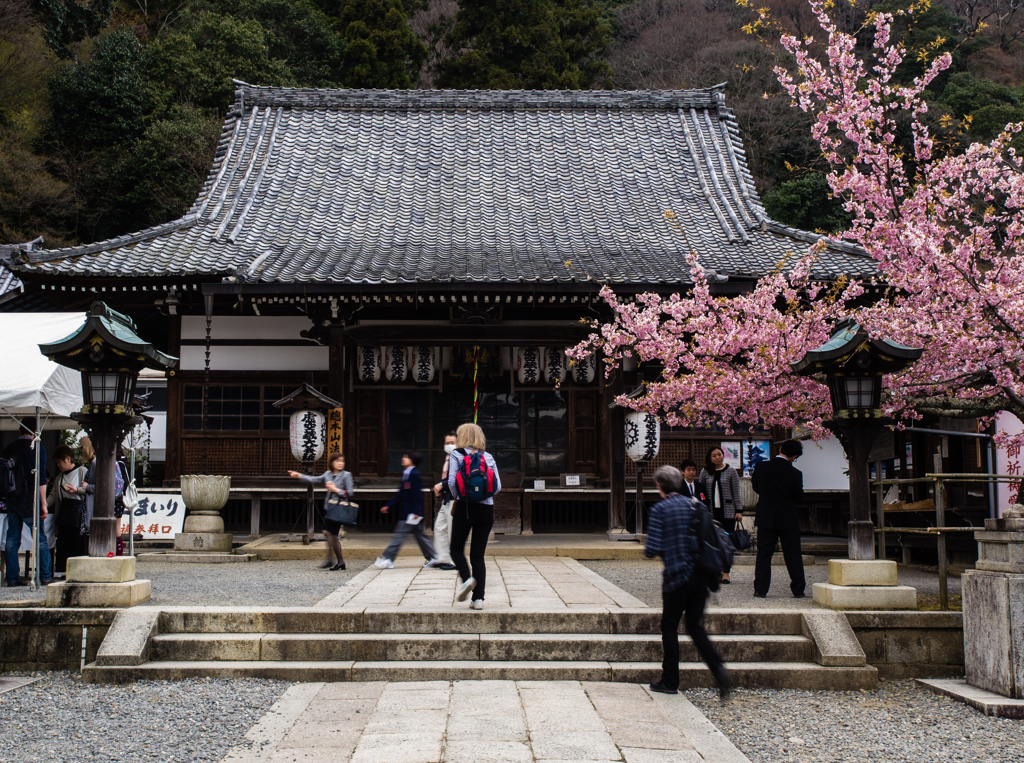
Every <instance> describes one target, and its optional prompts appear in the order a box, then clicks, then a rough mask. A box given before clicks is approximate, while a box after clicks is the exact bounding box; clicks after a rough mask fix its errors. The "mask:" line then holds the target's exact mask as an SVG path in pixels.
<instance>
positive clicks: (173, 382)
mask: <svg viewBox="0 0 1024 763" xmlns="http://www.w3.org/2000/svg"><path fill="white" fill-rule="evenodd" d="M167 323H168V331H167V335H168V336H167V351H168V353H170V354H171V355H173V356H174V357H176V358H180V357H181V316H180V315H171V316H168V318H167ZM182 392H183V390H182V385H181V382H180V381H179V380H178V378H177V375H176V372H175V371H174V370H173V369H172V370H170V371H168V372H167V442H166V444H165V447H166V451H165V454H166V455H165V463H164V480H165V481H166V480H176V479H178V477H180V476H181V459H182V453H181V428H182V426H183V425H184V421H183V419H182Z"/></svg>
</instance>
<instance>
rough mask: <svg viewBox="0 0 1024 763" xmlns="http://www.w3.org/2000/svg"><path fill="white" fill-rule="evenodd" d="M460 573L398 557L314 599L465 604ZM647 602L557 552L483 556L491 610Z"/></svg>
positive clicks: (329, 603) (335, 603)
mask: <svg viewBox="0 0 1024 763" xmlns="http://www.w3.org/2000/svg"><path fill="white" fill-rule="evenodd" d="M457 580H458V573H457V572H454V571H449V572H446V571H443V570H434V569H423V567H422V562H421V561H420V560H419V559H415V558H413V559H408V558H402V557H399V558H398V560H397V561H396V562H395V568H394V569H393V570H381V569H377V568H376V567H370V568H368V569H366V570H364V571H363V572H361V573H359V574H358V575H356V576H355V577H354V578H352V580H350V581H349V582H348V583H346V584H345V585H343V586H341V587H340V588H338V590H337V591H335V592H334V593H332V594H330V595H329V596H327V597H326V598H324V599H323V600H321V601H320V602H318V603H317V605H316V606H318V607H327V608H332V609H338V608H340V609H366V608H378V607H400V608H403V609H429V610H435V611H436V610H444V609H451V608H456V607H458V608H466V607H468V606H469V603H468V601H466V602H460V601H456V600H455V584H456V581H457ZM646 606H647V605H646V604H645V603H644V602H642V601H640V599H637V598H636V597H635V596H632V595H631V594H628V593H626V592H625V591H623V590H622V589H621V588H619V587H618V586H616V585H615V584H614V583H610V582H608V581H607V580H605V579H604V578H603V577H601V576H600V575H598V574H597V573H596V572H594V571H593V570H591V569H589V568H588V567H586V566H584V565H582V564H580V563H579V562H578V561H576V560H575V559H571V558H569V557H561V556H540V557H529V558H528V557H525V556H519V557H516V556H504V557H488V558H487V592H486V596H485V599H484V607H485V608H486V609H488V610H491V609H499V610H501V609H512V610H522V609H544V610H557V609H582V608H593V607H609V608H620V607H625V608H630V609H632V608H636V607H646Z"/></svg>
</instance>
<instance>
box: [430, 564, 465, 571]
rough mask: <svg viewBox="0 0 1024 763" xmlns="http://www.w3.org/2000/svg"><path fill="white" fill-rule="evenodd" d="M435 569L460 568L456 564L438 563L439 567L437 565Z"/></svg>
mask: <svg viewBox="0 0 1024 763" xmlns="http://www.w3.org/2000/svg"><path fill="white" fill-rule="evenodd" d="M435 569H438V570H457V569H459V568H458V567H456V566H455V565H454V564H439V565H437V567H435Z"/></svg>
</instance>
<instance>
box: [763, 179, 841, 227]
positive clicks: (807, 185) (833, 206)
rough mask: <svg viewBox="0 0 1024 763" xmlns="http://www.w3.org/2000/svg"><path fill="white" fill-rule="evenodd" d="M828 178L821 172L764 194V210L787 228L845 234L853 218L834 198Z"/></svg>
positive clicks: (787, 182)
mask: <svg viewBox="0 0 1024 763" xmlns="http://www.w3.org/2000/svg"><path fill="white" fill-rule="evenodd" d="M831 193H832V190H831V189H830V188H829V185H828V181H827V180H826V179H825V176H824V175H822V174H819V173H817V172H813V173H809V174H807V175H804V176H803V177H799V178H795V179H793V180H787V181H786V182H784V183H780V184H779V185H778V186H776V187H775V188H773V189H772V190H771V191H769V192H768V193H766V194H764V196H763V197H762V201H763V202H764V210H765V212H767V213H768V216H769V217H770V218H772V219H773V220H775V221H776V222H780V223H782V224H783V225H791V226H792V227H794V228H799V229H800V230H805V231H821V232H823V233H841V232H842V231H845V230H846V229H847V228H849V227H850V222H851V221H852V219H853V218H851V217H850V215H849V213H848V212H847V211H846V210H845V209H843V205H842V204H841V203H840V202H839V200H838V199H835V198H833V197H832V196H831Z"/></svg>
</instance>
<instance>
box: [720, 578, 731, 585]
mask: <svg viewBox="0 0 1024 763" xmlns="http://www.w3.org/2000/svg"><path fill="white" fill-rule="evenodd" d="M730 583H732V581H731V580H728V579H723V580H722V585H729V584H730Z"/></svg>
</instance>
